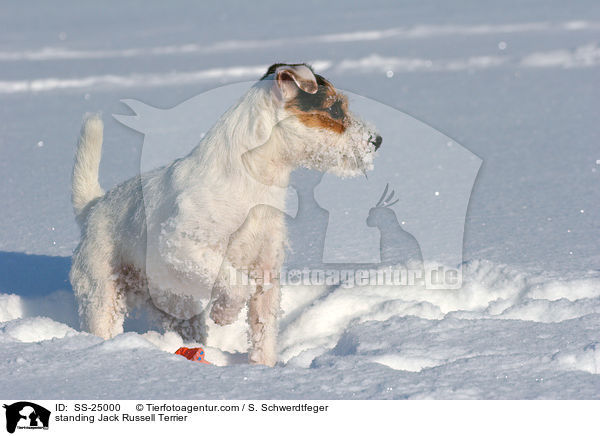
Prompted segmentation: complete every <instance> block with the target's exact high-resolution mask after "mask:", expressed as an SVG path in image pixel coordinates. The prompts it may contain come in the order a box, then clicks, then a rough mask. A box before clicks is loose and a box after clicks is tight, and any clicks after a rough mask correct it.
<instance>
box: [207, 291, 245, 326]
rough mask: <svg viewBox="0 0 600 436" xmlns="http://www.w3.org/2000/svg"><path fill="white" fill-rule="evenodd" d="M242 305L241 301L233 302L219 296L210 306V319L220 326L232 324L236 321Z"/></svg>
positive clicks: (223, 296)
mask: <svg viewBox="0 0 600 436" xmlns="http://www.w3.org/2000/svg"><path fill="white" fill-rule="evenodd" d="M242 305H243V302H242V301H235V300H233V299H231V298H228V297H227V296H225V295H221V296H220V297H219V298H218V299H217V300H216V301H215V302H214V303H213V305H212V308H211V310H210V319H212V320H213V321H214V322H215V324H218V325H220V326H224V325H229V324H232V323H233V322H235V321H236V320H237V318H238V315H239V314H240V311H241V310H242Z"/></svg>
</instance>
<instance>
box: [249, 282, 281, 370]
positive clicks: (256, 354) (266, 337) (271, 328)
mask: <svg viewBox="0 0 600 436" xmlns="http://www.w3.org/2000/svg"><path fill="white" fill-rule="evenodd" d="M280 298H281V293H280V288H279V282H278V281H276V280H273V281H272V283H271V286H270V287H269V288H267V289H265V288H263V286H262V285H258V286H257V288H256V292H255V293H254V295H252V297H251V298H250V304H249V308H248V323H249V324H250V342H251V347H250V351H249V354H248V360H249V361H250V363H255V364H261V365H267V366H274V365H275V363H277V315H278V314H279V302H280Z"/></svg>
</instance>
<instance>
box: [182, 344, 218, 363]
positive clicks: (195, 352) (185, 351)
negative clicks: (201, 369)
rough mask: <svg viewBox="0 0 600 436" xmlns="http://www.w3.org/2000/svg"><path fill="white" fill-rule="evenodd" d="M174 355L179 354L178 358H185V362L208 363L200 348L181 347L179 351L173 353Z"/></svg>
mask: <svg viewBox="0 0 600 436" xmlns="http://www.w3.org/2000/svg"><path fill="white" fill-rule="evenodd" d="M175 354H179V355H180V356H183V357H185V358H186V359H187V360H194V361H196V362H202V363H208V364H210V362H208V361H207V360H206V358H205V356H204V350H203V349H202V348H187V347H181V348H180V349H179V350H177V351H175Z"/></svg>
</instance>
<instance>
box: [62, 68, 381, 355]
mask: <svg viewBox="0 0 600 436" xmlns="http://www.w3.org/2000/svg"><path fill="white" fill-rule="evenodd" d="M102 132H103V125H102V121H101V120H100V118H98V117H97V116H92V117H90V118H88V119H87V120H86V121H85V122H84V125H83V128H82V133H81V138H80V140H79V145H78V149H77V153H76V157H75V165H74V168H73V207H74V209H75V215H76V217H77V222H78V224H79V225H80V227H81V241H80V243H79V245H78V247H77V249H76V250H75V253H74V255H73V262H72V268H71V273H70V279H71V283H72V285H73V289H74V291H75V295H76V296H77V301H78V304H79V316H80V318H81V324H82V328H83V329H86V330H88V331H90V332H91V333H93V334H95V335H98V336H101V337H103V338H110V337H113V336H115V335H117V334H119V333H122V332H123V321H124V318H125V315H126V314H127V312H128V310H129V309H131V308H133V307H134V306H136V305H137V304H139V303H140V301H145V302H146V303H149V305H148V306H149V307H150V308H151V309H152V310H153V311H154V313H157V314H160V315H161V319H162V321H163V325H164V326H165V327H166V328H174V329H176V330H178V331H179V332H180V333H181V334H182V336H183V337H184V338H185V339H190V340H196V341H203V340H204V339H205V338H204V337H202V335H203V334H204V332H205V325H204V321H205V318H204V313H205V312H209V313H210V317H211V319H212V320H213V321H214V322H215V323H217V324H219V325H226V324H230V323H232V322H233V321H235V320H236V318H237V317H238V314H239V312H240V311H241V309H242V308H243V307H244V305H245V304H246V303H248V304H249V307H248V324H249V327H250V332H249V338H250V350H249V353H248V358H249V361H250V362H251V363H257V364H264V365H270V366H272V365H274V364H275V363H276V361H277V352H276V348H277V343H276V341H277V316H278V312H279V301H280V288H279V283H278V281H277V278H276V277H277V273H278V271H279V270H280V268H281V266H282V264H283V260H284V248H285V243H286V229H285V219H284V214H283V213H282V212H281V211H282V210H284V203H285V189H283V188H285V187H287V185H288V180H289V176H290V173H291V172H292V171H293V170H294V169H295V168H297V167H299V166H302V167H306V168H312V169H316V170H319V171H328V172H331V173H334V174H336V175H339V176H342V177H346V176H356V175H361V174H363V173H364V172H365V171H367V170H369V169H371V168H372V167H373V158H374V154H375V151H376V150H377V148H378V147H379V146H380V145H381V137H380V136H379V135H377V133H376V132H375V131H374V129H373V128H372V127H369V126H368V125H367V124H365V123H364V122H362V121H360V120H358V119H357V118H356V117H354V116H353V115H352V114H351V113H350V112H349V111H348V102H347V98H346V97H345V96H344V95H343V94H341V93H339V92H338V91H337V90H336V89H335V88H334V87H333V86H332V85H331V83H330V82H329V81H327V80H326V79H324V78H323V77H321V76H319V75H318V74H315V73H314V72H313V70H312V69H311V68H310V67H309V66H308V65H305V64H275V65H272V66H271V67H270V68H269V69H268V70H267V72H266V74H265V75H264V76H263V77H262V79H261V80H260V81H258V82H257V83H256V84H255V85H254V86H252V88H250V90H249V91H248V92H247V93H246V94H245V95H244V96H243V97H242V98H241V99H240V100H239V102H238V103H237V104H236V105H234V106H233V107H232V108H230V109H229V110H228V111H227V112H226V113H225V114H224V115H223V116H222V117H221V118H220V119H219V120H218V121H217V123H216V124H215V125H214V127H213V128H212V129H211V130H210V131H209V132H208V134H207V135H206V136H205V137H204V138H203V139H202V141H201V142H200V143H199V144H198V146H197V147H196V148H194V149H193V150H192V151H191V153H190V154H188V155H187V156H186V157H184V158H182V159H178V160H176V161H174V162H172V163H171V164H169V165H167V166H165V167H162V168H158V169H156V170H153V171H150V172H149V173H145V174H142V175H141V176H138V177H135V178H133V179H130V180H128V181H126V182H124V183H122V184H120V185H118V186H116V187H114V188H113V189H111V190H110V191H108V192H107V193H104V191H103V190H102V189H101V188H100V185H99V183H98V167H99V164H100V155H101V149H102ZM142 194H143V195H142ZM231 271H239V272H240V274H247V276H250V277H252V278H256V280H250V281H248V280H246V281H242V282H243V283H244V284H239V283H238V282H239V280H232V278H231V277H230V272H231ZM271 272H275V274H274V277H272V278H271V279H270V280H262V279H261V277H263V278H264V277H266V275H268V274H270V273H271ZM150 295H152V299H150ZM161 295H163V296H165V298H164V301H161V297H160V296H161ZM169 295H171V296H172V295H182V296H183V297H182V298H180V299H178V300H177V299H176V300H175V303H172V302H171V303H169V301H170V300H169ZM165 301H166V303H165ZM199 302H200V303H199ZM169 304H171V307H170V309H171V310H165V307H166V306H168V305H169ZM165 305H166V306H165ZM174 313H177V314H178V316H177V317H174V316H172V315H173V314H174Z"/></svg>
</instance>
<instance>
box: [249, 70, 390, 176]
mask: <svg viewBox="0 0 600 436" xmlns="http://www.w3.org/2000/svg"><path fill="white" fill-rule="evenodd" d="M260 83H262V84H263V86H266V89H267V91H268V93H269V98H272V99H273V101H274V103H275V105H274V107H275V108H276V109H275V112H276V114H275V120H276V123H277V124H276V126H275V128H276V129H277V130H278V133H279V134H281V136H282V139H283V142H284V144H285V145H284V147H285V152H286V154H287V157H288V160H289V161H290V162H291V163H293V164H295V165H296V166H303V167H306V168H311V169H316V170H319V171H328V172H332V173H334V174H336V175H339V176H355V175H359V174H363V173H364V172H366V171H367V170H370V169H371V168H372V167H373V158H374V154H375V151H376V150H377V149H378V148H379V146H380V145H381V142H382V139H381V136H379V135H378V134H377V132H376V131H375V128H374V126H371V125H369V124H368V123H366V122H364V121H362V120H360V119H359V118H358V117H356V116H355V115H354V114H352V112H351V111H350V109H349V107H348V98H347V97H346V96H345V95H344V94H342V93H341V92H339V91H338V90H336V89H335V87H334V86H333V85H332V84H331V83H330V82H329V81H328V80H326V79H325V78H324V77H322V76H320V75H318V74H315V73H314V72H313V70H312V68H311V67H310V66H308V65H306V64H274V65H271V67H269V69H268V70H267V72H266V74H265V75H264V76H263V77H262V79H261V82H260Z"/></svg>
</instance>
